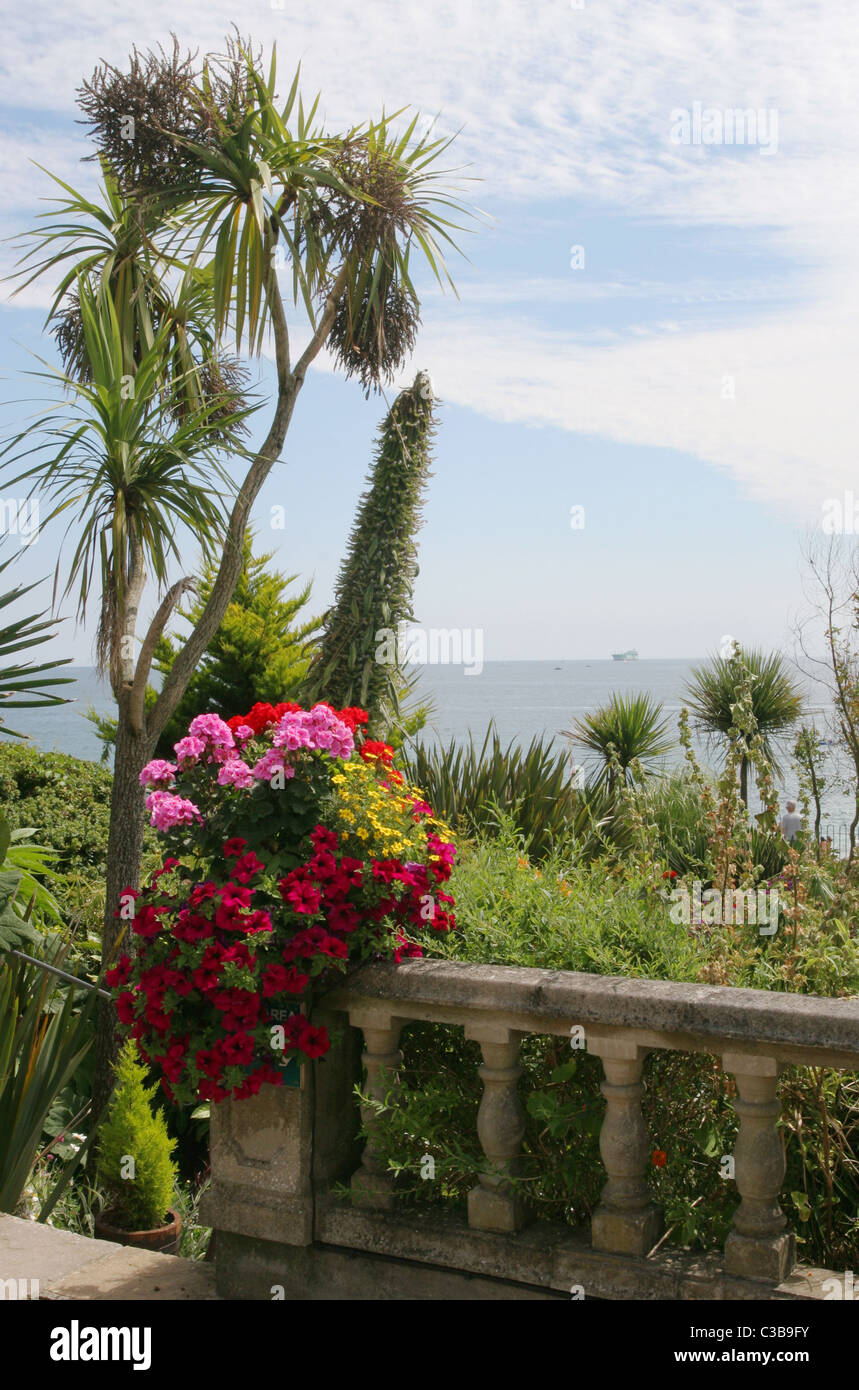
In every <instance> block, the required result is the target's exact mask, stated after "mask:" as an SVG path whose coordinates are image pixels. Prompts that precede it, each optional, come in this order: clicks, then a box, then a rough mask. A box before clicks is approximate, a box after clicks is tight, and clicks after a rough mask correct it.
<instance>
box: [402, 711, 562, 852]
mask: <svg viewBox="0 0 859 1390" xmlns="http://www.w3.org/2000/svg"><path fill="white" fill-rule="evenodd" d="M403 766H404V770H405V772H406V774H407V776H408V777H409V779H410V780H411V781H412V782H414V784H415V785H416V786H419V787H421V788H422V789H423V790H424V792H425V793H426V796H427V800H428V801H429V802H430V804H431V805H432V807H433V809H434V811H435V812H436V814H437V815H439V816H441V818H442V820H444V821H445V822H446V823H447V824H448V825H449V826H450V827H451V828H452V829H453V830H458V831H459V832H460V833H462V834H465V835H469V834H474V833H478V832H482V831H492V829H493V827H497V823H498V815H499V812H509V813H510V814H511V815H512V817H513V820H514V823H515V825H516V826H517V828H518V829H519V830H520V831H521V832H522V834H523V835H524V837H525V841H526V843H527V846H528V851H529V853H530V854H531V855H533V856H534V857H535V858H540V857H542V856H543V855H545V854H547V853H548V852H549V850H550V848H551V846H552V844H553V843H554V842H555V841H556V840H558V839H560V838H567V837H569V836H570V834H571V830H572V827H573V821H574V817H575V815H576V812H577V808H578V806H579V803H578V802H577V798H576V794H575V792H574V791H573V787H572V783H571V780H570V775H569V762H568V759H567V757H566V755H565V754H564V753H563V752H557V751H556V750H555V749H553V748H552V746H551V744H550V743H546V742H545V741H544V740H543V739H541V738H533V739H532V740H531V742H530V744H529V745H528V747H527V748H525V749H523V748H521V747H520V746H519V744H517V743H516V742H515V741H512V740H511V742H510V743H509V744H508V745H507V746H506V747H504V745H503V744H502V742H501V740H500V738H499V737H498V733H497V730H496V729H495V726H494V724H490V725H489V728H488V729H487V731H486V735H485V737H484V739H483V742H482V744H481V745H480V746H478V745H477V743H476V742H475V740H474V738H473V736H469V739H468V742H467V743H460V744H457V742H456V740H455V739H452V740H451V742H450V743H449V744H448V746H447V747H446V748H443V747H440V746H433V745H430V746H426V745H424V744H418V745H417V746H416V747H415V748H414V750H413V751H411V752H407V753H406V754H405V756H404V759H403Z"/></svg>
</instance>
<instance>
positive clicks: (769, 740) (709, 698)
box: [686, 647, 802, 806]
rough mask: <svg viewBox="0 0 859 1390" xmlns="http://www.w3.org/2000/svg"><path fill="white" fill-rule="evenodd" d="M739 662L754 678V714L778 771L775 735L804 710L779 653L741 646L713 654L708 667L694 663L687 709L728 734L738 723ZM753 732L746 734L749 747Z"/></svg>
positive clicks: (713, 731) (709, 728) (745, 773)
mask: <svg viewBox="0 0 859 1390" xmlns="http://www.w3.org/2000/svg"><path fill="white" fill-rule="evenodd" d="M739 663H741V664H742V665H743V666H745V668H746V670H747V671H748V673H749V675H750V677H751V705H752V711H751V712H752V715H753V717H754V721H755V724H756V726H757V732H759V733H760V736H761V739H762V749H763V754H764V757H765V759H766V761H767V762H768V763H769V765H770V766H771V768H772V770H773V772H775V773H776V774H778V773H779V772H780V770H781V769H780V767H779V761H778V754H777V749H776V745H775V743H774V736H775V735H777V734H780V733H784V732H785V731H786V730H787V729H789V728H791V726H792V725H793V724H795V723H796V721H797V719H798V718H799V716H800V714H801V713H802V691H801V689H800V688H799V686H798V685H797V683H796V682H795V681H794V680H793V678H792V677H791V676H790V675H789V674H788V671H787V668H786V666H785V662H784V658H783V657H782V655H781V653H780V652H769V653H767V652H765V651H763V650H761V649H760V648H757V647H752V648H749V649H748V650H744V649H742V648H737V649H735V651H734V652H733V653H732V654H731V655H729V656H713V657H711V658H710V660H709V661H708V662H707V664H706V665H704V666H696V667H693V669H692V673H691V676H690V678H689V680H688V682H687V684H686V690H687V698H688V702H689V708H690V710H691V711H692V717H693V720H694V722H695V723H696V724H697V726H698V728H699V729H701V730H702V731H703V732H704V733H706V734H709V735H710V736H716V737H721V738H722V739H726V738H727V737H728V735H729V733H730V731H731V729H732V728H733V726H734V711H735V707H736V705H737V701H738V698H739V691H740V681H741V672H740V665H739ZM753 736H754V735H753V733H749V734H748V735H747V736H746V741H745V749H746V750H748V748H749V745H750V744H751V739H752V737H753ZM749 761H750V758H749V752H748V751H743V753H742V757H741V760H740V796H741V797H742V800H743V804H744V805H746V806H748V803H749Z"/></svg>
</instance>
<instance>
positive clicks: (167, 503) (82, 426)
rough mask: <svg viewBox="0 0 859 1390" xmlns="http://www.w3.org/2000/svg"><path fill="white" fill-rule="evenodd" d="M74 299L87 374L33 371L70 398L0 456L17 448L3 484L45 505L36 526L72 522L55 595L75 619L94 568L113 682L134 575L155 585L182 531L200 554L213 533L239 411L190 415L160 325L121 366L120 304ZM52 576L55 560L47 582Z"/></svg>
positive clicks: (104, 292) (90, 295)
mask: <svg viewBox="0 0 859 1390" xmlns="http://www.w3.org/2000/svg"><path fill="white" fill-rule="evenodd" d="M77 297H78V304H79V308H80V313H81V332H82V335H83V345H84V348H83V350H84V353H85V357H86V361H87V364H88V372H87V374H86V378H85V379H84V380H79V379H77V378H76V377H75V376H73V375H71V374H69V373H68V372H66V373H59V372H48V373H39V374H37V375H41V376H46V377H47V378H48V380H50V381H51V382H52V384H53V386H54V388H55V389H56V390H58V391H60V392H62V393H65V394H67V395H68V396H69V397H70V399H69V400H68V402H67V403H66V404H65V407H64V412H63V419H62V420H61V421H60V420H58V419H57V415H56V410H51V411H49V412H48V413H47V414H46V415H44V416H42V418H41V419H40V420H38V421H37V422H36V423H35V424H33V423H30V424H28V427H27V429H26V430H25V431H23V432H22V433H21V434H19V435H17V436H16V437H15V438H14V439H13V440H12V441H11V443H10V444H9V446H8V447H7V451H8V450H17V451H18V452H17V453H16V454H13V459H12V461H13V463H25V465H26V466H25V467H24V468H23V469H22V471H21V472H19V473H18V474H17V475H16V476H15V477H13V478H11V479H10V480H9V484H10V486H14V485H15V484H19V483H25V482H30V483H32V484H33V485H34V486H38V487H39V488H40V489H41V490H42V491H44V492H45V493H46V494H47V495H48V496H49V497H50V498H51V500H52V502H53V506H52V508H51V510H50V512H49V514H48V516H47V517H46V518H45V523H46V524H47V523H49V522H51V521H53V520H55V519H57V518H58V517H63V518H64V519H65V520H69V519H73V520H74V521H75V522H76V523H77V524H78V527H79V536H78V540H77V545H76V547H75V550H74V553H73V555H72V557H71V559H70V561H69V562H68V563H67V565H66V566H65V567H64V569H65V575H66V585H65V589H64V590H63V593H64V595H65V594H68V593H70V592H71V591H72V589H73V588H74V587H75V585H77V589H78V616H79V617H80V618H81V620H83V618H84V617H85V615H86V609H87V602H88V599H89V595H90V593H91V591H92V589H93V587H94V577H95V574H96V571H97V572H98V582H97V585H96V586H95V587H97V590H98V592H99V594H100V598H101V606H100V620H99V632H98V652H99V657H100V660H101V661H102V662H106V661H107V658H108V657H110V659H111V662H112V665H111V671H112V674H113V675H114V676H115V674H116V670H117V669H118V665H117V663H119V661H120V639H121V637H122V635H123V634H124V633H125V627H124V620H125V609H126V601H127V596H128V594H129V591H131V593H134V588H135V584H136V583H139V579H140V577H141V572H142V571H145V572H146V573H148V574H149V575H150V576H151V578H152V579H153V580H154V581H155V582H156V583H157V584H158V585H160V586H162V585H165V584H166V582H167V578H168V570H169V564H170V561H171V560H181V549H180V540H179V536H180V528H181V527H183V526H185V527H187V528H188V529H189V530H190V531H191V532H192V533H193V534H194V535H196V536H198V537H199V538H200V539H201V541H202V542H203V545H204V547H206V548H207V550H209V549H210V548H211V547H212V546H213V544H214V542H215V540H216V539H217V538H219V537H220V536H221V534H222V532H223V528H224V525H225V519H226V518H225V506H224V500H223V495H224V494H226V495H227V496H228V495H229V493H230V492H231V491H232V481H231V479H230V476H229V474H228V473H227V472H226V471H225V469H224V468H223V466H222V464H221V463H220V461H219V455H220V453H221V451H222V450H223V449H224V448H225V447H226V445H227V443H228V444H229V447H230V449H231V451H232V452H236V451H239V452H241V450H240V446H239V444H238V441H237V437H236V433H235V430H236V427H237V426H239V425H241V424H242V423H243V422H244V420H245V419H246V417H247V415H248V414H249V409H248V407H246V406H244V405H242V406H241V407H240V408H239V407H235V408H233V405H232V402H230V401H227V400H225V398H224V396H223V395H217V396H214V397H212V398H211V399H209V400H207V401H205V402H202V403H200V405H199V407H198V408H197V409H196V410H195V411H194V412H192V413H190V412H189V411H188V410H187V408H186V406H185V404H184V403H183V396H182V392H181V389H180V387H179V385H178V384H177V383H172V384H170V385H165V381H164V367H165V355H167V354H168V351H169V344H170V340H171V325H169V324H167V323H165V324H164V325H163V326H162V328H161V329H160V330H159V332H158V333H157V334H155V336H154V338H153V339H152V340H151V341H150V342H147V344H146V346H145V348H144V349H141V351H140V353H139V354H138V356H137V358H136V359H134V358H132V360H129V351H128V344H127V343H126V342H124V341H123V338H122V333H121V325H120V318H121V306H118V305H117V304H116V303H115V302H114V299H113V298H112V296H111V294H110V292H109V290H108V289H107V288H106V287H105V286H104V285H102V287H101V289H97V288H96V287H94V286H93V285H92V284H90V283H88V282H87V281H86V280H84V279H83V278H82V279H80V280H79V281H78V289H77ZM32 455H35V456H36V461H35V462H32V461H31V456H32ZM108 538H110V544H108ZM60 572H61V562H60V560H58V561H57V571H56V577H57V581H59V576H60Z"/></svg>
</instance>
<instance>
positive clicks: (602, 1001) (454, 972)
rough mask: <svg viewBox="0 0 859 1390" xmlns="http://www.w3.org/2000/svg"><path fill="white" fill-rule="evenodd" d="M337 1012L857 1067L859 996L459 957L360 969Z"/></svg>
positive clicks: (338, 999) (333, 996) (337, 993)
mask: <svg viewBox="0 0 859 1390" xmlns="http://www.w3.org/2000/svg"><path fill="white" fill-rule="evenodd" d="M326 1004H327V1005H328V1007H332V1008H335V1009H351V1010H353V1011H354V1010H355V1009H356V1007H357V1006H359V1005H371V1006H376V1007H377V1008H379V1009H381V1010H384V1011H386V1012H388V1013H389V1014H391V1015H392V1016H397V1015H398V1016H400V1017H403V1018H405V1019H420V1020H431V1021H435V1022H440V1023H459V1024H469V1025H471V1026H472V1027H473V1026H475V1025H479V1024H480V1023H484V1024H489V1025H493V1026H501V1027H507V1028H510V1029H512V1030H518V1031H521V1032H525V1033H561V1034H566V1033H569V1030H570V1027H571V1025H574V1024H581V1025H583V1026H584V1027H585V1031H586V1034H587V1032H588V1031H589V1026H590V1032H591V1033H593V1032H599V1033H603V1032H605V1033H607V1034H612V1033H618V1032H627V1033H628V1032H630V1031H634V1034H635V1038H634V1041H636V1042H638V1043H640V1044H641V1045H642V1046H650V1047H666V1048H676V1049H678V1050H683V1051H696V1052H698V1051H700V1052H708V1051H712V1052H718V1051H720V1050H725V1047H726V1046H727V1047H728V1048H729V1050H730V1051H732V1052H733V1051H738V1052H752V1053H764V1054H769V1055H774V1056H778V1057H780V1058H782V1059H783V1060H784V1061H785V1062H797V1063H813V1064H815V1065H818V1066H834V1067H842V1068H845V1069H849V1070H853V1069H859V999H856V998H853V999H825V998H821V997H820V996H818V995H802V994H780V993H774V992H770V991H768V990H758V989H737V988H734V987H732V986H726V985H699V984H678V983H675V982H674V981H668V980H642V979H631V978H628V977H626V976H616V975H586V974H580V973H577V972H573V971H563V970H557V971H555V970H537V969H531V968H530V967H520V966H505V965H472V964H469V963H468V962H462V961H439V960H408V961H404V962H403V963H402V964H401V965H394V964H393V963H392V962H388V961H382V962H375V963H372V964H369V965H364V966H362V967H361V968H360V969H359V970H357V971H356V972H355V974H354V975H351V976H350V977H349V979H348V980H347V981H344V982H343V984H341V985H340V986H338V987H335V988H334V989H333V990H332V991H331V992H330V993H329V994H328V995H327V996H326Z"/></svg>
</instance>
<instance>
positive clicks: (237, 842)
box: [224, 835, 248, 859]
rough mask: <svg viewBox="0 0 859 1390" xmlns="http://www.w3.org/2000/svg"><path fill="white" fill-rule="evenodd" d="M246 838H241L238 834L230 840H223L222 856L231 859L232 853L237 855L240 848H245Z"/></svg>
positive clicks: (240, 851) (240, 850)
mask: <svg viewBox="0 0 859 1390" xmlns="http://www.w3.org/2000/svg"><path fill="white" fill-rule="evenodd" d="M247 845H248V842H247V840H242V839H241V838H240V837H239V836H238V835H234V836H233V838H232V839H231V840H225V841H224V858H225V859H231V858H232V857H233V855H239V854H241V853H242V850H245V849H247Z"/></svg>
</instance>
